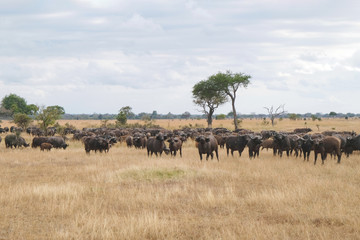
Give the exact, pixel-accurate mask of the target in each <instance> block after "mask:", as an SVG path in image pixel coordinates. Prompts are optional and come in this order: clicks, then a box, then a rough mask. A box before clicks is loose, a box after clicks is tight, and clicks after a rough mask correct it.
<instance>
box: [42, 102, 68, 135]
mask: <svg viewBox="0 0 360 240" xmlns="http://www.w3.org/2000/svg"><path fill="white" fill-rule="evenodd" d="M63 114H65V110H64V108H63V107H60V106H57V105H55V106H48V107H47V108H45V107H41V108H40V110H39V114H38V115H37V116H36V120H38V121H39V125H40V128H41V129H42V130H44V131H45V132H46V130H47V128H48V127H49V126H51V125H53V124H54V123H55V122H56V120H58V119H60V118H61V115H63Z"/></svg>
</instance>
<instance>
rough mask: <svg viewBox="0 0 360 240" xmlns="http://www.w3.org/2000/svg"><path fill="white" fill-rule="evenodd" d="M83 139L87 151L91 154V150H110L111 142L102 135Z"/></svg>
mask: <svg viewBox="0 0 360 240" xmlns="http://www.w3.org/2000/svg"><path fill="white" fill-rule="evenodd" d="M82 141H83V143H84V146H85V152H86V153H87V154H90V151H95V153H96V152H97V151H99V152H103V151H104V152H108V151H109V149H110V143H109V142H108V141H107V140H106V139H104V138H101V137H83V138H82Z"/></svg>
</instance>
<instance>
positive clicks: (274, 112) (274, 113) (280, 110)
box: [264, 104, 286, 126]
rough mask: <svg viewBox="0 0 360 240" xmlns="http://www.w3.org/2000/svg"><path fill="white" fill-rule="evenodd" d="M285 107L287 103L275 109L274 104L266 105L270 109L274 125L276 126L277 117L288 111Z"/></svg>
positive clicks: (269, 112) (270, 116)
mask: <svg viewBox="0 0 360 240" xmlns="http://www.w3.org/2000/svg"><path fill="white" fill-rule="evenodd" d="M284 107H285V104H282V105H280V106H278V107H277V108H276V109H274V106H271V107H264V108H265V109H266V110H267V111H268V114H269V118H270V120H271V125H272V126H274V124H275V118H277V117H278V116H280V115H282V114H284V113H286V111H285V110H284Z"/></svg>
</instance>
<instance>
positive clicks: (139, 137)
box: [132, 133, 146, 148]
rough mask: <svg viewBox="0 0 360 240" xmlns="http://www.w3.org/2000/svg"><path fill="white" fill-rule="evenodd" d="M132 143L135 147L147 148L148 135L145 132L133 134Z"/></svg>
mask: <svg viewBox="0 0 360 240" xmlns="http://www.w3.org/2000/svg"><path fill="white" fill-rule="evenodd" d="M132 144H133V145H134V147H135V148H145V147H146V136H145V134H141V133H136V134H134V136H133V139H132Z"/></svg>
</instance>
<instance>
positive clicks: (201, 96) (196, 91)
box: [192, 78, 227, 127]
mask: <svg viewBox="0 0 360 240" xmlns="http://www.w3.org/2000/svg"><path fill="white" fill-rule="evenodd" d="M192 94H193V98H194V100H193V101H194V103H195V104H196V105H198V106H200V107H201V108H202V110H201V111H202V112H203V113H204V114H206V115H207V123H208V127H212V116H213V114H214V112H215V109H216V108H218V107H219V106H220V105H221V104H224V103H225V102H226V101H227V96H226V94H225V93H224V92H223V91H219V89H218V86H217V84H216V81H214V79H211V78H209V79H207V80H202V81H200V82H198V83H197V84H195V85H194V87H193V91H192Z"/></svg>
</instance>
